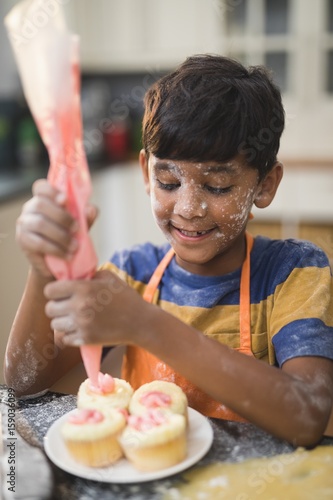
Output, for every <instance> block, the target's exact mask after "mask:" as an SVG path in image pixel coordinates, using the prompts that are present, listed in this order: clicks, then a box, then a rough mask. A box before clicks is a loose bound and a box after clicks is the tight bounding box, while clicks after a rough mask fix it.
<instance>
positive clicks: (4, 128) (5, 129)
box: [0, 116, 10, 142]
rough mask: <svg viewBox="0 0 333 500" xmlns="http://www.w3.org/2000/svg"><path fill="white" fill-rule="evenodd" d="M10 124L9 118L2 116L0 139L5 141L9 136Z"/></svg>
mask: <svg viewBox="0 0 333 500" xmlns="http://www.w3.org/2000/svg"><path fill="white" fill-rule="evenodd" d="M9 131H10V126H9V123H8V120H7V119H6V118H4V117H3V116H0V141H1V142H2V141H4V140H6V139H7V137H8V136H9Z"/></svg>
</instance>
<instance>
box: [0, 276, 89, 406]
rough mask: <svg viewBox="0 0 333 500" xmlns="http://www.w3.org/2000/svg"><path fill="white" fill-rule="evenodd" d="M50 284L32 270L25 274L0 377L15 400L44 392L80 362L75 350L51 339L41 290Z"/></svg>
mask: <svg viewBox="0 0 333 500" xmlns="http://www.w3.org/2000/svg"><path fill="white" fill-rule="evenodd" d="M50 281H52V278H47V277H43V276H42V275H41V274H40V273H38V272H35V271H34V269H33V268H32V269H31V270H30V271H29V276H28V280H27V284H26V287H25V291H24V294H23V297H22V300H21V303H20V305H19V308H18V311H17V314H16V317H15V320H14V323H13V326H12V329H11V332H10V336H9V339H8V343H7V348H6V354H5V367H4V376H5V381H6V384H7V385H8V386H9V387H12V388H13V389H15V392H16V396H18V397H20V396H23V395H33V394H37V393H39V392H41V391H44V390H46V389H48V388H49V387H51V385H53V383H54V382H56V381H57V380H58V379H59V378H60V377H62V376H63V375H64V374H65V373H67V372H68V370H70V369H71V368H72V367H73V366H75V365H76V364H77V363H78V362H79V361H80V359H81V358H80V353H79V351H78V349H75V348H73V347H68V346H67V347H65V346H64V344H63V343H62V342H61V339H60V338H56V337H55V334H54V332H53V330H52V329H51V327H50V320H49V318H48V317H47V316H46V315H45V304H46V299H45V296H44V287H45V285H46V284H47V283H48V282H50Z"/></svg>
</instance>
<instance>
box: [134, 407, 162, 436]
mask: <svg viewBox="0 0 333 500" xmlns="http://www.w3.org/2000/svg"><path fill="white" fill-rule="evenodd" d="M167 421H168V418H167V416H166V415H165V414H164V413H163V412H161V411H159V410H150V411H147V413H145V415H130V416H129V417H128V421H127V423H128V425H129V426H130V427H133V428H134V429H136V430H137V431H140V432H144V431H148V430H149V429H152V428H153V427H157V426H158V425H162V424H165V423H166V422H167Z"/></svg>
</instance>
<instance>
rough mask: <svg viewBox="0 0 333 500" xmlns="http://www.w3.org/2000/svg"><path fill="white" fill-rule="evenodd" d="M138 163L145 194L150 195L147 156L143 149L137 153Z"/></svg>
mask: <svg viewBox="0 0 333 500" xmlns="http://www.w3.org/2000/svg"><path fill="white" fill-rule="evenodd" d="M139 162H140V167H141V171H142V175H143V182H144V184H145V189H146V193H147V194H148V195H149V194H150V182H149V168H148V155H147V154H146V151H145V150H144V149H141V151H140V153H139Z"/></svg>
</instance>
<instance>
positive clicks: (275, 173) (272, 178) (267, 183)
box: [254, 161, 283, 208]
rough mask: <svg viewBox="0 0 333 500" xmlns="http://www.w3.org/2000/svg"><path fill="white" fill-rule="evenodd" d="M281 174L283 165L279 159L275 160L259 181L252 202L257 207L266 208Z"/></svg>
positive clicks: (277, 185)
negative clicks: (270, 168)
mask: <svg viewBox="0 0 333 500" xmlns="http://www.w3.org/2000/svg"><path fill="white" fill-rule="evenodd" d="M282 176H283V165H282V163H280V162H279V161H278V162H276V163H275V164H274V166H273V168H272V170H270V171H269V172H268V174H267V175H266V177H265V178H264V179H263V180H262V181H261V182H259V185H258V189H257V193H256V196H255V198H254V204H255V206H256V207H258V208H266V207H268V205H270V204H271V203H272V201H273V199H274V196H275V193H276V191H277V188H278V187H279V184H280V181H281V179H282Z"/></svg>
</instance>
